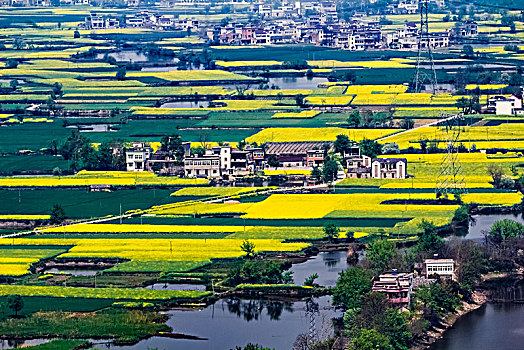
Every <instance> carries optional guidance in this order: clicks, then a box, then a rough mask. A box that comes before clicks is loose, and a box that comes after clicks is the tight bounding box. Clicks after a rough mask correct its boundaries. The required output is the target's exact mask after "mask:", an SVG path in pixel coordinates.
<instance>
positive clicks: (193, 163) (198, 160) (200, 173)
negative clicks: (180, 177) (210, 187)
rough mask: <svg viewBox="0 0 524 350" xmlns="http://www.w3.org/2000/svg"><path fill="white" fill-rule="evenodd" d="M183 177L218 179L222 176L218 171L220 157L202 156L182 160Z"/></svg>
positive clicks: (212, 155) (219, 170)
mask: <svg viewBox="0 0 524 350" xmlns="http://www.w3.org/2000/svg"><path fill="white" fill-rule="evenodd" d="M184 175H185V176H186V177H204V178H219V177H221V176H222V171H221V169H220V156H217V155H214V154H204V155H203V156H195V157H188V158H186V159H184Z"/></svg>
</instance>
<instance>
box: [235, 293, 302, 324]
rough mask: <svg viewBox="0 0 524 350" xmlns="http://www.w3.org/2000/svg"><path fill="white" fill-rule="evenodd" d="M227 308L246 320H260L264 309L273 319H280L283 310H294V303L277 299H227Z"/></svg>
mask: <svg viewBox="0 0 524 350" xmlns="http://www.w3.org/2000/svg"><path fill="white" fill-rule="evenodd" d="M226 304H227V309H228V311H229V312H230V313H231V314H234V315H237V317H241V318H243V319H244V320H245V321H246V322H251V321H253V320H258V319H259V318H260V316H261V315H262V313H263V312H264V310H266V314H267V315H268V316H269V319H270V320H272V321H278V320H279V319H280V316H281V315H282V312H283V311H284V310H286V311H287V312H290V313H292V312H293V303H292V302H284V301H276V300H264V299H259V300H254V299H249V300H246V299H239V298H229V299H226Z"/></svg>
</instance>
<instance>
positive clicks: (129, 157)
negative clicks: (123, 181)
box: [126, 142, 153, 171]
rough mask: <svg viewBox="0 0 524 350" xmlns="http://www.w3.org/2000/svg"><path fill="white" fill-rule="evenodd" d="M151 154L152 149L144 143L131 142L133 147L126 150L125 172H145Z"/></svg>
mask: <svg viewBox="0 0 524 350" xmlns="http://www.w3.org/2000/svg"><path fill="white" fill-rule="evenodd" d="M151 154H153V148H151V146H149V144H147V143H145V142H133V145H132V146H131V147H129V148H126V170H127V171H147V169H146V162H147V161H148V160H149V158H150V157H151Z"/></svg>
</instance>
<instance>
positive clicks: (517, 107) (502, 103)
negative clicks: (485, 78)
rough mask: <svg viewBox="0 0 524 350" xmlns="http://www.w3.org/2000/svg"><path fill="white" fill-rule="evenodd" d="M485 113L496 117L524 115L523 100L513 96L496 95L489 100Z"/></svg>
mask: <svg viewBox="0 0 524 350" xmlns="http://www.w3.org/2000/svg"><path fill="white" fill-rule="evenodd" d="M484 112H485V113H490V114H496V115H515V114H522V100H521V99H520V98H518V97H516V96H513V95H511V96H503V95H495V96H492V97H490V98H489V99H488V104H487V106H486V108H485V109H484Z"/></svg>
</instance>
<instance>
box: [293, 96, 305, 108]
mask: <svg viewBox="0 0 524 350" xmlns="http://www.w3.org/2000/svg"><path fill="white" fill-rule="evenodd" d="M295 103H296V105H297V106H299V107H303V106H304V95H301V94H298V95H296V96H295Z"/></svg>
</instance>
